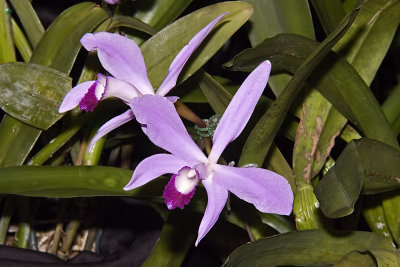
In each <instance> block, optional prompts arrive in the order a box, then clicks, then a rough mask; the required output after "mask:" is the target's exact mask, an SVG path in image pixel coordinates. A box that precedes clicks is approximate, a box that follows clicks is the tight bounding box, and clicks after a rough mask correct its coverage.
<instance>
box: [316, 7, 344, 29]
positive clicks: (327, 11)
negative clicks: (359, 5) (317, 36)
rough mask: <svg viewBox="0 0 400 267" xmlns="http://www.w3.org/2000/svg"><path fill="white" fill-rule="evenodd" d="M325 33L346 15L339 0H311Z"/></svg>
mask: <svg viewBox="0 0 400 267" xmlns="http://www.w3.org/2000/svg"><path fill="white" fill-rule="evenodd" d="M311 3H312V5H313V7H314V9H315V11H316V13H317V15H318V18H319V20H320V21H321V25H322V27H323V29H324V31H325V33H327V34H329V33H330V32H331V31H333V30H334V29H335V27H336V26H337V25H338V24H339V23H340V21H341V20H342V19H343V18H344V17H345V16H346V12H345V11H344V8H343V5H342V2H341V1H340V0H311Z"/></svg>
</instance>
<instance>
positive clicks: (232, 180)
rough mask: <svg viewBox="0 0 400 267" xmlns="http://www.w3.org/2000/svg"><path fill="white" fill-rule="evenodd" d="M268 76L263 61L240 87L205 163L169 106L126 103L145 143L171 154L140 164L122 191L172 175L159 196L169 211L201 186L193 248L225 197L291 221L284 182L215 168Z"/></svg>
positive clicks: (150, 101)
mask: <svg viewBox="0 0 400 267" xmlns="http://www.w3.org/2000/svg"><path fill="white" fill-rule="evenodd" d="M270 70H271V65H270V62H269V61H264V62H263V63H261V64H260V65H259V66H258V67H257V68H256V69H255V70H254V71H253V72H252V73H251V74H250V75H249V76H248V77H247V79H246V80H245V81H244V82H243V84H242V85H241V87H240V88H239V90H238V91H237V93H236V95H235V96H234V98H233V99H232V101H231V103H230V104H229V106H228V107H227V109H226V111H225V113H224V115H223V116H222V118H221V120H220V122H219V124H218V126H217V128H216V130H215V133H214V136H213V146H212V149H211V152H210V154H209V155H208V157H207V156H205V155H204V154H203V152H202V151H201V149H200V148H199V147H198V146H197V145H196V143H195V142H194V141H193V140H192V138H191V137H190V135H189V134H188V132H187V131H186V128H185V126H184V125H183V123H182V121H181V119H180V117H179V115H178V114H177V112H176V110H175V107H174V105H173V103H172V102H171V101H168V100H167V99H165V98H163V97H160V96H154V95H145V96H143V97H140V98H135V99H132V100H131V101H130V102H129V105H130V106H131V109H132V110H133V112H134V114H135V116H136V120H137V121H138V122H139V123H141V124H143V125H145V127H144V128H143V129H144V130H145V133H146V135H147V136H148V137H149V139H150V140H151V141H152V142H153V143H154V144H155V145H157V146H159V147H161V148H163V149H165V150H166V151H168V152H170V153H171V154H156V155H153V156H150V157H148V158H146V159H144V160H143V161H142V162H140V163H139V165H138V166H137V167H136V169H135V171H134V173H133V176H132V179H131V181H130V182H129V183H128V184H127V185H126V186H125V188H124V189H125V190H131V189H134V188H137V187H140V186H142V185H144V184H146V183H148V182H149V181H151V180H153V179H155V178H157V177H159V176H160V175H163V174H166V173H171V174H174V175H173V176H172V178H171V180H170V181H169V183H168V184H167V186H166V187H165V190H164V193H163V196H164V198H165V203H166V205H167V207H168V208H169V209H174V208H176V207H179V208H181V209H182V208H183V207H184V205H186V204H188V203H189V201H190V199H191V198H192V196H193V195H194V192H195V189H196V187H197V185H198V183H199V181H201V182H202V184H203V186H204V188H205V189H206V191H207V195H208V204H207V207H206V210H205V213H204V217H203V219H202V221H201V223H200V227H199V231H198V237H197V240H196V246H197V244H198V243H199V242H200V240H201V239H202V238H203V237H204V236H205V235H206V234H207V233H208V231H209V230H210V229H211V228H212V227H213V225H214V224H215V222H216V221H217V219H218V217H219V215H220V213H221V211H222V209H223V208H224V206H225V204H226V201H227V199H228V191H230V192H232V193H233V194H235V195H236V196H238V197H239V198H241V199H243V200H245V201H247V202H249V203H252V204H254V206H255V207H256V208H257V209H258V210H260V211H261V212H265V213H276V214H281V215H289V214H290V213H291V211H292V204H293V193H292V190H291V187H290V185H289V183H288V181H287V180H286V179H285V178H284V177H282V176H280V175H279V174H277V173H274V172H272V171H269V170H266V169H262V168H238V167H231V166H225V165H221V164H218V160H219V158H220V156H221V154H222V152H223V151H224V149H225V148H226V146H227V145H228V144H229V143H230V142H232V141H233V140H235V139H236V138H237V137H238V136H239V134H240V133H241V132H242V130H243V128H244V127H245V125H246V124H247V122H248V120H249V118H250V116H251V114H252V113H253V110H254V108H255V105H256V104H257V101H258V99H259V98H260V96H261V94H262V92H263V90H264V88H265V86H266V84H267V81H268V78H269V74H270ZM154 107H157V108H154Z"/></svg>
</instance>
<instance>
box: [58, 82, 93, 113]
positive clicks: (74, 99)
mask: <svg viewBox="0 0 400 267" xmlns="http://www.w3.org/2000/svg"><path fill="white" fill-rule="evenodd" d="M95 82H96V81H89V82H84V83H81V84H78V85H77V86H75V87H74V88H72V89H71V90H70V91H69V92H68V93H67V94H66V95H65V97H64V99H63V102H62V103H61V105H60V108H59V109H58V112H60V113H63V112H67V111H69V110H71V109H74V108H75V107H76V106H78V105H79V102H80V101H81V100H82V98H83V97H84V96H85V94H86V93H87V91H88V90H89V88H90V87H91V86H92V85H93V84H94V83H95Z"/></svg>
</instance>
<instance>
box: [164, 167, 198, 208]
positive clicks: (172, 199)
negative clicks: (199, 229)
mask: <svg viewBox="0 0 400 267" xmlns="http://www.w3.org/2000/svg"><path fill="white" fill-rule="evenodd" d="M198 183H199V173H198V172H197V170H196V169H193V168H190V167H187V166H185V167H183V168H182V169H180V170H179V171H178V173H177V174H175V175H173V176H172V177H171V180H169V182H168V184H167V185H166V186H165V189H164V192H163V197H164V198H165V204H166V205H167V207H168V209H170V210H172V209H175V208H176V207H179V208H181V209H183V207H184V206H185V205H187V204H189V202H190V199H191V198H192V197H193V195H194V192H195V191H196V186H197V184H198Z"/></svg>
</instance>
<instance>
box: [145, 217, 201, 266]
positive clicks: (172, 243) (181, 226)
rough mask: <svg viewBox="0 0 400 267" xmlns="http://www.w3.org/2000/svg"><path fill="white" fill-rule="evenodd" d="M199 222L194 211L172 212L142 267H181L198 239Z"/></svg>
mask: <svg viewBox="0 0 400 267" xmlns="http://www.w3.org/2000/svg"><path fill="white" fill-rule="evenodd" d="M199 221H200V216H199V214H198V213H195V212H193V211H190V210H186V209H185V210H184V211H180V210H175V211H172V212H171V213H170V214H169V216H168V218H167V221H166V222H165V224H164V225H163V227H162V229H161V232H160V236H159V238H158V240H157V243H156V244H155V246H154V248H153V250H152V252H151V254H150V256H149V257H148V258H147V260H146V261H145V262H144V263H143V265H142V266H149V267H153V266H181V264H182V262H183V260H184V259H185V256H186V253H187V252H188V250H189V249H190V248H191V247H192V244H193V242H194V240H195V238H196V230H197V227H198V223H199Z"/></svg>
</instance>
